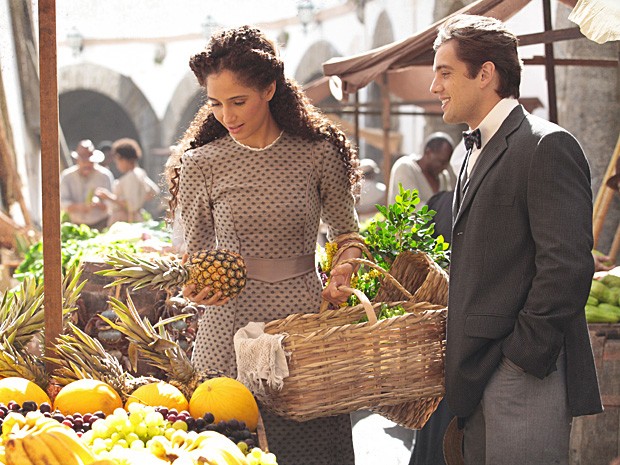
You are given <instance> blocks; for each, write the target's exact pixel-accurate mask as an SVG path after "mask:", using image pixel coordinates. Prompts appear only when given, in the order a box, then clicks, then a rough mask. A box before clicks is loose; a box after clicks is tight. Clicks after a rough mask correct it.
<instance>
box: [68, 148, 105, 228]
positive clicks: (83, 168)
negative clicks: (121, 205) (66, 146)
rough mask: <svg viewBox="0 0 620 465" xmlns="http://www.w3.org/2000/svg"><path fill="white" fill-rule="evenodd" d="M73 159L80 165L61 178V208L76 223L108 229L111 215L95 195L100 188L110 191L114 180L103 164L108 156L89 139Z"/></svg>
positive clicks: (72, 155)
mask: <svg viewBox="0 0 620 465" xmlns="http://www.w3.org/2000/svg"><path fill="white" fill-rule="evenodd" d="M71 157H72V158H73V159H74V160H75V163H76V164H75V165H74V166H72V167H70V168H67V169H66V170H64V171H63V172H62V173H61V175H60V208H61V209H62V210H63V211H65V212H66V213H67V215H68V216H69V220H70V221H71V222H72V223H75V224H85V225H87V226H90V227H91V228H94V229H99V230H101V229H103V228H105V227H106V225H107V222H108V215H109V214H108V209H107V206H106V204H105V203H104V202H102V201H101V200H100V199H99V198H98V197H97V196H95V195H94V193H95V190H96V189H97V188H99V187H103V188H105V189H108V190H110V189H111V188H112V181H113V180H114V177H113V176H112V173H111V172H110V170H108V169H106V168H104V167H102V166H100V165H99V163H101V162H102V161H103V160H104V155H103V153H102V152H101V151H99V150H95V147H94V145H93V143H92V142H91V141H90V140H88V139H84V140H81V141H80V142H79V143H78V144H77V147H76V149H75V151H73V152H71Z"/></svg>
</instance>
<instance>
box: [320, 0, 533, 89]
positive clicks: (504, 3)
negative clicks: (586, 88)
mask: <svg viewBox="0 0 620 465" xmlns="http://www.w3.org/2000/svg"><path fill="white" fill-rule="evenodd" d="M529 2H530V0H479V1H477V2H474V3H472V4H470V5H468V6H466V7H465V8H462V9H461V10H459V11H457V12H455V13H453V14H452V15H449V16H447V17H446V18H442V19H441V20H440V21H437V22H436V23H434V24H432V25H431V26H429V27H428V28H426V29H425V30H423V31H422V32H419V33H418V34H415V35H412V36H411V37H408V38H406V39H403V40H400V41H397V42H392V43H391V44H388V45H384V46H383V47H379V48H375V49H372V50H369V51H367V52H364V53H360V54H357V55H353V56H349V57H338V58H332V59H330V60H328V61H326V62H325V63H323V73H324V74H325V76H337V77H338V78H339V79H340V81H341V86H342V91H343V92H344V93H346V94H353V93H355V92H356V91H357V90H359V89H361V88H362V87H364V86H366V85H367V84H369V83H370V82H371V81H373V80H375V79H376V78H377V77H378V76H380V75H382V74H383V73H385V72H387V73H388V87H389V90H390V91H391V92H392V93H394V94H397V95H398V92H399V89H398V86H396V85H395V83H401V82H403V81H404V82H407V83H408V85H411V83H415V84H414V87H415V88H416V89H419V90H421V91H422V92H424V93H425V94H426V100H429V99H430V95H429V91H428V89H429V87H430V83H431V81H432V70H431V69H428V65H429V64H432V61H433V55H432V52H433V41H434V40H435V37H436V36H437V27H438V26H439V25H440V24H441V23H443V22H444V21H445V20H446V19H448V18H450V17H451V16H453V15H456V14H473V15H483V16H492V17H494V18H497V19H500V20H502V21H505V20H507V19H509V18H510V17H512V16H513V15H514V14H515V13H517V12H518V11H519V10H521V9H522V8H523V7H524V6H525V5H527V4H528V3H529ZM416 65H422V66H416ZM405 68H408V69H406V70H405ZM399 70H400V71H399ZM392 73H398V74H399V76H398V78H397V80H396V81H394V80H393V81H392V86H390V74H392ZM403 74H404V75H403ZM421 82H425V83H427V84H428V85H427V86H423V85H420V84H419V83H421Z"/></svg>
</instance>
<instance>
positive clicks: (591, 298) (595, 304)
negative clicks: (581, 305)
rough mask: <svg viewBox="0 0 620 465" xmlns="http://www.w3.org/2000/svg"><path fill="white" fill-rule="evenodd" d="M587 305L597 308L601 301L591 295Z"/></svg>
mask: <svg viewBox="0 0 620 465" xmlns="http://www.w3.org/2000/svg"><path fill="white" fill-rule="evenodd" d="M586 304H588V305H594V306H595V307H596V306H597V305H598V304H599V301H598V299H597V298H596V297H594V296H592V295H589V296H588V301H587V302H586Z"/></svg>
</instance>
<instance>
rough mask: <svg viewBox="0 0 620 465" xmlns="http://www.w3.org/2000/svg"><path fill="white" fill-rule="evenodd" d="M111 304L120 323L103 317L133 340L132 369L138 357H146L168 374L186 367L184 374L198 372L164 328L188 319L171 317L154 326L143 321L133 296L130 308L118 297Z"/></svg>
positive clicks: (112, 298) (131, 343) (129, 302)
mask: <svg viewBox="0 0 620 465" xmlns="http://www.w3.org/2000/svg"><path fill="white" fill-rule="evenodd" d="M109 303H110V306H111V308H112V310H113V311H114V312H115V313H116V315H117V316H118V318H119V319H120V323H114V322H113V321H111V320H109V319H108V318H106V317H104V316H102V315H100V318H101V319H103V320H104V321H105V322H106V323H108V324H109V325H110V326H111V327H112V328H114V329H116V330H117V331H120V332H121V333H123V334H124V335H125V336H126V337H127V338H128V339H129V343H130V344H129V350H128V355H129V359H130V363H131V365H132V367H135V366H136V365H137V359H138V355H139V354H142V355H143V356H144V357H145V358H146V360H147V361H148V363H150V364H151V365H152V366H154V367H156V368H160V369H161V370H164V371H165V372H166V373H167V374H168V375H170V374H171V373H175V372H177V368H175V367H182V371H184V372H187V373H193V372H194V371H195V370H194V368H193V366H192V364H191V362H190V360H189V358H188V357H187V354H186V353H185V351H184V350H183V349H182V348H181V347H180V346H179V344H178V343H176V342H175V341H173V340H172V338H171V337H170V334H169V333H168V332H167V331H166V329H165V327H164V326H165V324H167V323H170V322H172V321H176V320H178V319H181V318H183V317H184V316H182V317H181V316H179V317H172V318H168V319H167V320H162V321H160V322H158V323H157V324H156V325H155V326H153V325H151V322H150V321H149V320H148V319H147V318H144V319H142V318H140V314H139V313H138V311H137V309H136V307H135V305H134V304H133V301H132V300H131V297H130V296H129V295H128V296H127V305H125V304H124V303H123V302H121V301H120V300H118V299H115V298H114V297H110V300H109ZM156 328H157V329H156ZM173 360H174V362H173Z"/></svg>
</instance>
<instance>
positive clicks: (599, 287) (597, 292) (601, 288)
mask: <svg viewBox="0 0 620 465" xmlns="http://www.w3.org/2000/svg"><path fill="white" fill-rule="evenodd" d="M608 293H609V288H608V287H607V286H605V285H604V284H603V283H602V282H600V281H597V280H595V279H593V280H592V286H591V287H590V295H591V296H592V297H595V298H597V299H598V300H599V301H601V300H604V299H603V298H602V297H603V295H605V294H608Z"/></svg>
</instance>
